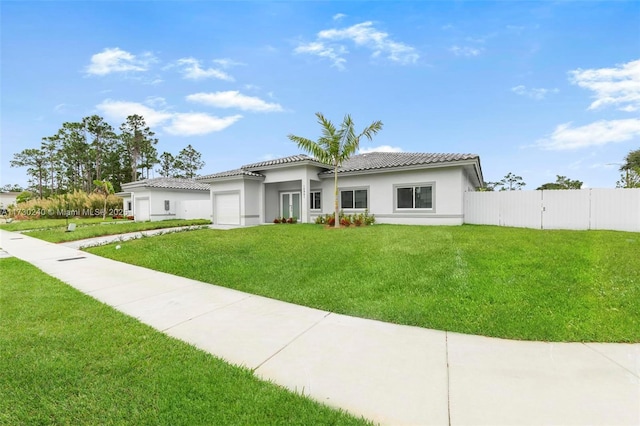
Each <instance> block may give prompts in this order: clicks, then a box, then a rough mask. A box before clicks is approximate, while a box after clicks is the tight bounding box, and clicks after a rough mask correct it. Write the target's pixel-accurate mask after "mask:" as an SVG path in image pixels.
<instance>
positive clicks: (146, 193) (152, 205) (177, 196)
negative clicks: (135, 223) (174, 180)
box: [123, 188, 209, 222]
mask: <svg viewBox="0 0 640 426" xmlns="http://www.w3.org/2000/svg"><path fill="white" fill-rule="evenodd" d="M144 198H148V199H149V219H150V220H151V221H152V222H153V221H159V220H166V219H176V218H177V210H176V209H177V207H178V206H177V203H178V202H183V201H193V200H208V199H209V192H208V191H186V190H171V189H163V188H140V189H134V190H132V191H131V199H132V201H133V202H132V206H133V210H134V211H133V214H134V216H135V218H136V220H141V219H140V217H142V218H143V219H142V220H144V215H141V214H140V213H141V212H136V209H139V208H140V205H141V204H140V203H136V199H138V200H139V199H144ZM165 200H169V210H168V211H167V210H165V208H164V207H165V206H164V201H165ZM126 207H127V205H126V200H125V201H124V202H123V208H124V209H126ZM203 219H204V218H203Z"/></svg>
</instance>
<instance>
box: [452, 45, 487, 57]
mask: <svg viewBox="0 0 640 426" xmlns="http://www.w3.org/2000/svg"><path fill="white" fill-rule="evenodd" d="M449 51H450V52H452V53H453V54H454V55H456V56H467V57H471V56H478V55H480V54H481V53H482V49H480V48H477V47H470V46H451V47H450V48H449Z"/></svg>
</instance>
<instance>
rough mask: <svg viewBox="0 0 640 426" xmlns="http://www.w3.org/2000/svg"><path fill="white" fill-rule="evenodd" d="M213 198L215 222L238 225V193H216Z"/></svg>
mask: <svg viewBox="0 0 640 426" xmlns="http://www.w3.org/2000/svg"><path fill="white" fill-rule="evenodd" d="M215 199H216V201H215V203H216V204H215V209H216V211H215V216H216V217H215V219H216V221H215V223H216V224H218V225H240V194H216V195H215Z"/></svg>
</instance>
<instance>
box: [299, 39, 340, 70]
mask: <svg viewBox="0 0 640 426" xmlns="http://www.w3.org/2000/svg"><path fill="white" fill-rule="evenodd" d="M293 51H294V52H295V53H308V54H311V55H316V56H320V57H321V58H326V59H329V60H330V61H331V62H332V66H334V67H336V68H338V69H341V70H342V69H344V64H345V63H346V62H347V60H346V59H344V58H343V57H342V55H344V54H346V53H348V51H347V49H346V47H344V46H335V47H331V46H327V45H325V44H324V43H322V42H320V41H312V42H310V43H307V44H301V45H300V46H298V47H296V48H295V49H294V50H293Z"/></svg>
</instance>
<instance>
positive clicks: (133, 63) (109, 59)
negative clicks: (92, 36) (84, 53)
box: [86, 47, 156, 75]
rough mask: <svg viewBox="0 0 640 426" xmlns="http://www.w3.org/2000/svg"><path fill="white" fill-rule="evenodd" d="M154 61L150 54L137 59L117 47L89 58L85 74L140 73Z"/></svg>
mask: <svg viewBox="0 0 640 426" xmlns="http://www.w3.org/2000/svg"><path fill="white" fill-rule="evenodd" d="M155 61H156V59H155V57H154V56H153V55H152V54H150V53H144V54H142V55H141V56H140V57H137V56H135V55H134V54H132V53H129V52H127V51H125V50H121V49H119V48H117V47H115V48H106V49H104V50H103V51H102V52H100V53H96V54H95V55H93V56H92V57H91V63H90V64H89V65H88V66H87V67H86V72H87V74H91V75H107V74H111V73H114V72H129V71H135V72H142V71H147V70H148V69H149V65H150V64H152V63H153V62H155Z"/></svg>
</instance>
